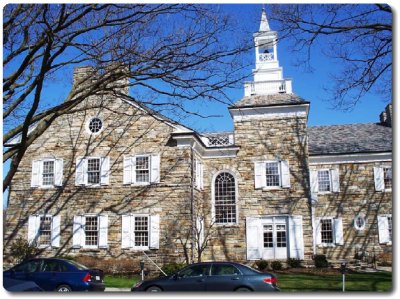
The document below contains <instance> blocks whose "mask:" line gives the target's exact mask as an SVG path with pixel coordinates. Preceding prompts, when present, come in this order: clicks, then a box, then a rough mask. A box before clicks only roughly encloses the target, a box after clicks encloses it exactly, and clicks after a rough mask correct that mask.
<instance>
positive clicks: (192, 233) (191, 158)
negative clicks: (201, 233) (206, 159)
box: [190, 143, 196, 263]
mask: <svg viewBox="0 0 400 299" xmlns="http://www.w3.org/2000/svg"><path fill="white" fill-rule="evenodd" d="M193 147H194V143H193V144H192V146H191V147H190V160H191V162H190V165H191V167H190V174H191V175H190V214H191V220H192V227H191V239H192V242H191V247H192V256H191V258H192V261H191V262H192V263H194V250H195V242H196V238H195V219H194V150H193Z"/></svg>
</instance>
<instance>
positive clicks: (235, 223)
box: [211, 169, 240, 227]
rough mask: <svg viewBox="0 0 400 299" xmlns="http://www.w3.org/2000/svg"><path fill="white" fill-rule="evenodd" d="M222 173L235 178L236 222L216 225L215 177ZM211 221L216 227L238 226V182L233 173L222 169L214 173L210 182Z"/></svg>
mask: <svg viewBox="0 0 400 299" xmlns="http://www.w3.org/2000/svg"><path fill="white" fill-rule="evenodd" d="M223 172H227V173H229V174H231V175H233V177H234V178H235V207H236V222H229V223H217V222H216V216H215V179H216V178H217V176H218V175H219V174H221V173H223ZM211 183H212V184H211V219H212V223H213V224H215V225H216V226H220V227H223V226H238V225H239V224H240V222H239V219H240V218H239V203H238V198H239V193H238V191H239V188H238V181H237V177H236V175H235V173H233V172H232V171H231V170H228V169H224V170H221V171H218V172H217V173H215V174H214V175H213V177H212V181H211Z"/></svg>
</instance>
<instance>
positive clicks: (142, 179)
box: [135, 156, 150, 183]
mask: <svg viewBox="0 0 400 299" xmlns="http://www.w3.org/2000/svg"><path fill="white" fill-rule="evenodd" d="M135 171H136V182H137V183H148V182H150V157H149V156H139V157H136V170H135Z"/></svg>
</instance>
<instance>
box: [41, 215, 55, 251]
mask: <svg viewBox="0 0 400 299" xmlns="http://www.w3.org/2000/svg"><path fill="white" fill-rule="evenodd" d="M38 217H39V227H38V241H39V239H40V220H41V219H40V218H42V217H50V218H51V226H50V244H40V245H38V248H41V249H47V248H52V245H51V240H52V239H53V215H49V214H41V215H38Z"/></svg>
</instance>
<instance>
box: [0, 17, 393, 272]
mask: <svg viewBox="0 0 400 299" xmlns="http://www.w3.org/2000/svg"><path fill="white" fill-rule="evenodd" d="M254 42H255V51H256V55H255V57H256V68H255V69H254V70H253V74H254V82H246V83H245V90H244V92H245V96H244V98H242V99H241V100H239V101H237V102H236V103H235V104H234V105H232V106H230V107H229V111H230V114H231V116H232V118H233V124H234V131H233V132H221V133H204V134H200V133H198V132H196V131H194V130H192V129H190V128H187V127H185V126H183V125H181V124H179V123H177V122H175V121H173V120H171V119H169V118H167V117H165V116H163V115H160V114H158V113H156V112H154V111H152V110H151V109H149V108H147V107H146V106H143V105H142V104H140V103H137V102H134V101H132V100H131V99H130V98H129V97H128V96H115V95H111V94H110V95H102V96H91V97H89V98H87V99H86V100H85V101H84V102H83V103H82V104H81V107H80V108H82V109H80V111H79V112H76V113H74V114H70V115H63V116H61V117H59V118H58V119H57V120H56V121H55V122H54V124H52V125H51V127H50V128H49V129H48V130H47V131H46V132H45V133H44V134H43V135H42V136H40V137H39V138H38V139H37V140H36V141H35V143H34V144H32V145H31V146H30V147H29V149H28V151H27V152H26V155H25V157H24V159H23V160H22V162H21V164H20V167H19V169H18V172H17V173H16V174H15V176H14V179H13V181H12V184H11V187H10V194H9V205H8V209H7V217H6V219H5V221H6V229H5V236H4V257H5V260H11V259H12V257H11V256H10V254H9V249H10V246H12V244H13V242H15V240H16V238H18V237H23V238H27V239H28V240H29V242H35V243H34V244H36V245H37V246H38V247H40V248H41V249H42V253H41V254H42V255H45V256H54V255H69V256H77V255H80V256H82V255H83V256H85V255H88V256H95V257H98V258H105V259H119V258H133V259H141V258H142V257H143V252H145V253H146V254H147V255H149V256H150V257H151V258H152V259H154V260H155V261H156V262H157V263H158V264H160V265H162V264H165V263H168V262H184V261H187V262H192V261H197V260H199V259H200V257H199V256H201V259H202V260H203V261H205V260H235V261H241V262H251V261H254V260H260V259H265V260H282V261H286V260H287V259H288V258H295V259H301V260H304V262H305V263H308V264H312V258H313V256H314V255H316V254H325V255H326V256H327V258H328V259H329V260H331V261H333V262H335V261H340V260H342V259H353V258H354V257H355V256H356V255H360V254H361V255H367V254H374V255H379V254H380V253H382V252H391V244H392V216H391V215H392V202H391V197H392V193H391V190H392V168H391V167H392V166H391V161H392V129H391V122H392V110H391V106H389V107H388V109H387V110H386V111H385V113H383V114H382V115H381V122H380V123H374V124H354V125H339V126H318V127H307V119H308V113H309V107H310V103H309V102H307V101H305V100H304V99H302V98H301V97H299V96H297V95H296V94H294V93H293V91H292V81H291V79H285V78H284V77H283V71H282V67H280V65H279V61H278V51H277V33H276V32H275V31H272V30H271V29H270V27H269V24H268V21H267V18H266V15H265V12H263V14H262V19H261V24H260V29H259V31H258V32H257V33H255V34H254ZM90 75H93V70H92V69H91V68H90V67H81V68H76V69H75V73H74V86H75V85H76V84H79V82H80V80H82V78H85V77H86V76H90ZM123 92H125V94H126V95H127V94H128V90H123ZM15 142H18V140H17V139H16V140H14V143H15Z"/></svg>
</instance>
